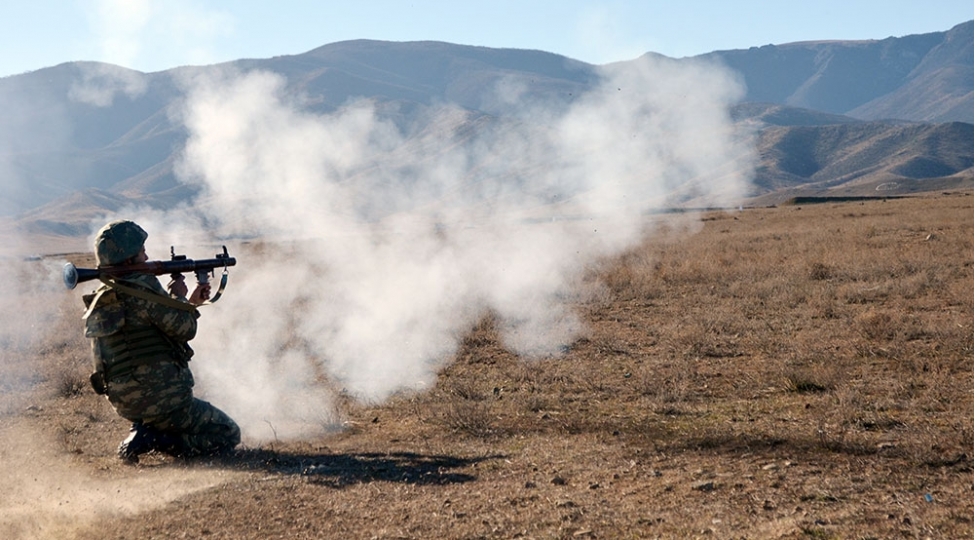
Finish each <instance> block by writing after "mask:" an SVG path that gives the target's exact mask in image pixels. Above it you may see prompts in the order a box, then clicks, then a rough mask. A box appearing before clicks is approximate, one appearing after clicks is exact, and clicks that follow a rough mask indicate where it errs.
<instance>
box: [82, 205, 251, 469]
mask: <svg viewBox="0 0 975 540" xmlns="http://www.w3.org/2000/svg"><path fill="white" fill-rule="evenodd" d="M147 236H148V234H147V233H146V232H145V231H144V230H143V229H142V227H139V226H138V225H137V224H135V223H133V222H132V221H124V220H122V221H113V222H111V223H109V224H107V225H105V226H104V227H102V228H101V230H99V231H98V234H97V236H96V237H95V259H96V261H97V263H98V267H99V268H102V267H106V266H118V265H129V264H137V263H143V262H146V261H147V260H148V258H147V256H146V250H145V240H146V237H147ZM102 281H103V285H102V286H101V287H99V288H98V290H96V291H95V292H94V293H92V294H89V295H85V297H84V301H85V305H86V306H87V307H88V310H87V312H86V313H85V315H84V320H85V336H86V337H88V338H90V339H91V346H92V359H93V362H94V373H92V376H91V383H92V387H93V388H94V389H95V392H97V393H99V394H103V395H105V396H106V397H107V398H108V401H109V402H110V403H111V404H112V406H113V407H114V408H115V411H116V412H117V413H118V414H119V416H121V417H123V418H125V419H126V420H130V421H132V429H131V431H130V433H129V436H128V438H126V439H125V440H124V441H122V443H121V444H120V445H119V448H118V455H119V457H120V458H121V459H123V460H124V461H126V462H128V463H138V461H139V456H140V455H142V454H145V453H147V452H150V451H153V450H155V451H160V452H163V453H166V454H169V455H172V456H177V457H193V456H200V455H215V454H219V453H223V452H226V451H229V450H231V449H233V448H234V447H235V446H237V444H238V443H240V428H238V427H237V424H236V423H235V422H234V421H233V420H232V419H231V418H230V417H229V416H227V415H226V414H225V413H224V412H223V411H221V410H219V409H217V408H216V407H214V406H212V405H210V404H209V403H207V402H206V401H202V400H200V399H197V398H194V397H193V374H192V373H191V372H190V369H189V364H188V363H189V360H190V357H191V356H192V355H193V350H192V349H191V348H190V347H189V344H188V343H187V342H188V341H190V340H191V339H193V337H194V336H195V335H196V320H197V318H198V317H199V316H200V314H199V312H198V311H197V309H196V306H198V305H200V304H202V303H203V302H204V301H206V299H207V298H209V294H210V286H209V285H208V284H207V285H197V287H196V289H195V290H194V291H193V293H192V294H191V295H190V296H189V298H188V299H187V298H186V293H187V287H186V283H185V282H184V281H183V278H182V276H181V275H177V276H174V279H173V281H172V282H171V283H170V284H169V286H168V289H169V292H168V293H167V292H166V290H165V289H163V287H162V285H161V284H160V283H159V280H158V279H157V278H156V276H154V275H152V274H146V273H132V274H126V275H124V276H121V277H117V278H113V279H105V280H102Z"/></svg>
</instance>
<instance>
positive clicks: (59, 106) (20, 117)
mask: <svg viewBox="0 0 975 540" xmlns="http://www.w3.org/2000/svg"><path fill="white" fill-rule="evenodd" d="M972 29H973V23H972V21H969V22H966V23H963V24H960V25H958V26H956V27H954V28H952V29H950V30H948V31H945V32H935V33H929V34H922V35H913V36H905V37H899V38H895V37H891V38H887V39H883V40H871V41H817V42H802V43H789V44H783V45H765V46H762V47H752V48H750V49H747V50H734V51H716V52H713V53H708V54H706V55H701V56H699V57H693V58H687V59H671V60H672V61H673V62H677V63H680V62H693V61H699V60H706V61H710V62H720V63H723V64H725V65H727V66H729V67H730V68H732V69H733V70H735V71H737V72H738V74H739V76H740V77H741V80H742V81H743V82H744V83H745V84H746V86H747V93H746V95H745V98H744V101H743V102H742V103H740V104H739V105H738V106H736V107H735V108H734V110H732V115H733V118H734V119H735V120H736V121H738V122H747V123H749V125H751V126H757V130H758V131H757V144H758V147H759V153H760V157H761V161H760V163H759V166H758V169H757V171H756V181H755V192H754V194H753V195H754V196H755V197H756V199H755V200H756V201H775V200H781V199H782V198H783V197H784V196H786V195H787V194H790V193H800V192H801V193H820V192H824V190H829V191H831V192H834V193H836V192H839V191H844V192H856V193H868V192H869V193H876V192H877V190H878V189H883V190H885V193H887V194H896V193H911V192H917V191H925V190H928V191H930V190H940V189H946V188H950V187H968V188H970V187H971V186H972V181H971V168H972V161H973V159H972V154H973V135H972V120H973V110H972V103H973V97H972V90H973V69H972V66H973V55H972V51H973V37H972ZM651 54H652V53H651ZM620 64H621V65H625V64H626V62H622V63H620ZM228 68H229V69H234V70H237V71H241V72H245V71H249V70H255V69H260V70H265V71H270V72H273V73H277V74H279V75H281V76H282V77H283V78H284V79H285V80H286V81H287V82H286V88H285V92H286V93H287V94H288V95H292V96H301V102H302V103H303V106H304V107H305V108H306V109H307V110H309V111H312V112H318V113H322V112H328V111H333V110H335V109H337V108H338V107H340V106H342V105H343V104H345V103H347V102H348V101H349V100H351V99H358V98H367V99H370V100H372V101H373V102H374V103H375V104H376V106H377V110H379V111H380V114H382V115H384V116H385V117H387V118H388V119H390V120H392V121H394V122H395V123H396V124H397V125H398V126H399V127H400V129H402V130H403V132H404V133H408V134H409V133H413V131H411V130H415V129H416V124H415V121H416V119H417V118H418V117H421V116H422V115H423V113H424V111H426V110H428V109H429V108H430V107H434V106H436V105H438V104H441V103H453V104H456V105H457V106H459V107H461V108H462V109H464V110H465V111H466V113H465V114H466V115H467V119H468V121H469V126H470V128H471V129H480V128H481V127H480V126H485V125H492V123H493V122H494V119H499V118H504V117H505V115H507V114H510V103H505V102H500V101H498V100H497V99H496V98H495V97H494V93H493V90H492V89H493V88H494V87H495V86H496V84H497V83H498V82H499V81H502V80H503V81H505V82H506V83H508V84H513V85H517V86H518V87H519V88H520V90H521V91H522V93H521V94H520V95H519V99H521V100H538V101H544V102H546V103H548V104H550V105H555V106H561V105H568V104H570V103H571V102H572V101H573V100H575V99H576V98H577V97H578V96H580V95H581V94H583V93H584V92H585V91H587V90H588V89H590V88H592V87H593V86H594V85H595V84H596V83H597V81H598V80H599V69H600V68H599V66H593V65H590V64H586V63H583V62H578V61H575V60H572V59H569V58H565V57H563V56H560V55H557V54H552V53H548V52H543V51H529V50H516V49H493V48H486V47H471V46H462V45H454V44H449V43H440V42H407V43H392V42H381V41H371V40H357V41H346V42H340V43H333V44H329V45H325V46H322V47H319V48H316V49H314V50H311V51H308V52H306V53H302V54H297V55H289V56H279V57H274V58H268V59H245V60H238V61H235V62H230V63H227V64H221V65H217V66H200V67H183V68H177V69H173V70H168V71H162V72H157V73H148V74H146V73H140V72H135V71H132V70H127V69H125V68H121V67H118V66H112V65H108V64H100V63H94V62H72V63H66V64H61V65H59V66H54V67H50V68H45V69H40V70H37V71H34V72H29V73H25V74H22V75H16V76H12V77H5V78H0V103H3V105H4V111H5V114H4V115H0V185H2V186H3V189H4V195H3V197H2V198H0V216H5V219H4V220H3V223H8V224H9V223H13V224H14V226H16V227H18V228H19V229H20V230H22V231H42V232H44V233H45V234H54V235H57V234H63V235H66V236H70V235H72V234H82V233H80V232H79V231H83V230H86V228H87V226H88V222H89V221H90V220H91V219H92V218H93V217H95V216H97V215H98V214H99V213H100V212H104V211H106V210H110V209H111V208H115V207H118V206H119V205H124V204H125V203H127V202H130V201H137V202H139V203H142V204H148V205H150V206H155V207H159V208H167V207H171V206H173V205H175V204H178V203H179V202H181V201H185V200H186V199H187V198H189V197H191V196H192V195H193V193H194V189H193V188H192V187H190V186H187V185H184V184H181V183H180V182H178V181H177V179H176V176H175V173H174V165H175V163H176V162H177V157H178V154H179V152H180V151H181V149H182V147H183V145H184V143H185V141H186V138H187V132H186V130H185V128H184V127H183V126H181V125H180V124H179V122H178V121H176V120H174V119H173V117H172V114H171V111H172V108H173V106H174V104H176V103H178V102H179V101H180V100H181V99H182V98H183V96H184V86H183V84H182V83H181V82H180V81H182V80H185V79H186V78H187V77H193V76H206V75H207V74H212V73H215V72H217V71H222V70H226V69H228ZM415 136H416V137H421V136H423V134H422V133H418V134H415ZM417 144H420V143H417ZM871 190H873V191H871Z"/></svg>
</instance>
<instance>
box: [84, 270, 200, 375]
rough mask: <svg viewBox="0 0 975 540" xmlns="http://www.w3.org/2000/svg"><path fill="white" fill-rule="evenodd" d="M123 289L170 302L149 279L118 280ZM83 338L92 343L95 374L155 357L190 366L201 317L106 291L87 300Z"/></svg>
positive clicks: (156, 282) (155, 281)
mask: <svg viewBox="0 0 975 540" xmlns="http://www.w3.org/2000/svg"><path fill="white" fill-rule="evenodd" d="M116 281H117V282H119V283H120V284H121V285H123V286H126V287H131V288H137V289H141V290H143V291H148V292H150V293H154V294H157V295H160V296H162V297H167V298H168V297H169V295H168V293H167V292H166V290H165V289H163V287H162V285H160V283H159V280H158V279H157V278H156V277H155V276H153V275H151V274H131V275H128V276H125V277H124V278H117V279H116ZM84 300H85V305H86V306H88V308H89V309H88V312H87V313H86V314H85V336H87V337H88V338H90V339H91V340H92V354H93V360H94V363H95V366H94V367H95V371H96V372H100V371H109V370H111V369H112V368H113V367H118V366H119V364H121V363H123V361H130V363H131V361H139V362H140V363H145V362H147V361H150V360H151V357H159V358H167V357H168V358H172V359H176V360H179V361H183V362H185V361H188V360H189V357H190V356H191V355H192V350H191V349H189V346H188V345H187V342H188V341H190V340H191V339H193V337H194V336H196V329H197V324H196V321H197V318H199V316H200V315H199V312H198V311H196V309H195V308H192V307H191V306H187V308H188V309H177V308H175V307H170V306H168V305H164V304H163V303H160V302H156V301H152V300H149V299H145V298H140V297H137V296H133V295H131V294H127V293H125V292H123V291H121V290H117V289H113V288H111V287H109V286H108V285H102V286H101V287H99V288H98V289H97V290H96V291H95V292H94V293H92V294H90V295H86V296H85V297H84Z"/></svg>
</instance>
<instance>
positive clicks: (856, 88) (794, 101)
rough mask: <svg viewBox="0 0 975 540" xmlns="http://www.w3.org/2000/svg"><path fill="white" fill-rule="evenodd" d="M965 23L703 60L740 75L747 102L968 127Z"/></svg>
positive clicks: (969, 62)
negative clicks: (942, 28)
mask: <svg viewBox="0 0 975 540" xmlns="http://www.w3.org/2000/svg"><path fill="white" fill-rule="evenodd" d="M972 28H973V24H972V21H969V22H966V23H963V24H959V25H958V26H955V27H954V28H952V29H951V30H949V31H947V32H933V33H930V34H920V35H912V36H906V37H899V38H895V37H890V38H887V39H883V40H870V41H810V42H801V43H788V44H784V45H765V46H762V47H752V48H750V49H746V50H733V51H717V52H712V53H708V54H706V55H702V57H703V58H707V59H711V60H719V61H721V62H723V63H725V64H726V65H728V66H729V67H731V68H732V69H735V70H736V71H738V72H739V73H741V74H742V76H743V77H744V80H745V83H746V84H747V85H748V94H747V95H746V96H745V100H746V101H756V102H767V103H776V104H781V105H789V106H793V107H802V108H807V109H815V110H818V111H822V112H828V113H834V114H843V115H848V116H852V117H854V118H859V119H863V120H887V119H902V120H916V121H924V122H952V121H957V122H969V123H972V121H973V118H975V112H973V94H972V89H973V83H972V81H973V62H975V59H973V58H975V57H973V52H972V51H973V38H972Z"/></svg>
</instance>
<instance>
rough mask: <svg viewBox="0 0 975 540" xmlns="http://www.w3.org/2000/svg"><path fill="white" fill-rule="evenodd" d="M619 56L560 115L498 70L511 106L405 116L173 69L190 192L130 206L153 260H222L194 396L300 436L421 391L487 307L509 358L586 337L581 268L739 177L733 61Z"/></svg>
mask: <svg viewBox="0 0 975 540" xmlns="http://www.w3.org/2000/svg"><path fill="white" fill-rule="evenodd" d="M634 64H635V66H634V65H628V66H627V67H625V68H624V67H621V66H612V65H611V66H607V67H605V68H604V71H603V73H602V76H603V84H601V85H600V86H599V87H598V88H596V89H595V90H593V91H592V92H590V93H589V94H587V95H584V96H581V97H579V98H577V99H576V100H575V101H573V102H572V103H571V104H569V105H568V106H566V105H565V104H562V105H561V106H559V107H545V106H543V105H540V104H539V103H538V102H537V100H536V101H533V102H532V103H530V104H526V105H523V106H519V105H518V104H519V103H520V102H521V100H520V99H519V96H520V92H522V91H523V89H524V81H513V80H505V81H501V82H500V83H499V84H498V85H497V88H498V94H497V95H496V96H495V97H494V98H493V99H494V100H495V102H497V103H505V104H508V106H509V109H510V110H511V114H509V115H506V116H504V117H487V116H478V115H475V114H473V113H471V112H469V111H465V110H462V109H459V108H455V107H452V106H450V105H442V106H438V107H430V108H429V110H428V111H427V112H426V113H424V114H423V115H422V117H420V118H418V119H416V120H415V121H413V122H412V123H408V124H406V125H397V124H394V123H393V122H392V121H391V120H389V119H387V116H385V115H383V114H381V113H380V111H379V110H378V108H377V106H376V104H375V103H373V102H371V101H368V100H361V101H355V102H350V103H347V104H346V105H345V106H344V107H342V108H340V109H339V110H337V111H333V112H329V113H325V114H321V113H313V112H310V111H311V108H310V107H308V106H307V104H306V103H304V102H303V101H302V97H301V96H300V95H295V94H294V93H293V92H290V91H289V90H288V86H287V85H286V81H285V80H284V79H283V78H281V77H280V76H277V75H274V74H270V73H265V72H250V73H242V74H241V73H226V72H224V73H219V74H215V73H214V72H212V71H211V72H208V73H207V74H205V75H199V74H198V75H197V76H196V77H195V78H193V79H189V80H186V81H185V85H186V89H187V93H186V96H187V97H186V100H185V102H184V103H182V104H181V106H180V107H179V108H178V109H176V110H174V111H173V114H174V115H175V116H176V118H177V119H178V120H179V121H180V122H181V123H182V124H184V125H185V127H186V128H187V130H188V131H189V133H190V137H189V140H188V142H187V144H186V147H185V149H184V152H183V154H182V159H181V164H180V168H179V174H180V177H181V179H182V181H184V182H188V183H192V184H194V185H196V186H198V187H199V188H200V195H199V197H198V198H197V199H196V200H195V201H194V203H193V205H192V206H191V207H187V208H182V209H180V210H178V211H172V212H168V213H162V214H160V213H152V212H141V213H135V214H129V215H139V216H140V217H139V218H138V220H139V221H140V223H141V224H143V226H144V227H146V229H147V230H148V231H149V233H150V238H149V246H150V248H149V249H150V256H155V257H156V258H159V257H160V256H162V255H165V254H164V253H160V251H161V250H163V249H167V250H168V246H169V245H171V244H177V245H183V246H189V245H202V244H203V243H204V242H210V243H211V244H213V245H216V244H218V243H230V244H231V247H232V254H233V255H236V256H237V257H238V266H237V267H235V268H233V269H231V276H230V287H229V289H228V292H227V294H226V295H225V296H224V298H223V299H221V301H220V302H219V303H217V304H215V305H213V306H211V307H207V308H204V316H203V318H202V319H201V325H202V326H201V330H200V333H199V335H198V337H197V339H196V340H195V341H194V347H195V348H196V350H197V353H198V354H197V357H198V360H195V361H194V366H195V367H194V369H195V371H196V373H197V374H198V379H199V381H200V387H201V390H202V391H204V392H205V393H206V396H207V398H208V399H209V400H211V401H213V402H214V403H215V404H216V405H218V406H219V407H221V408H222V409H224V410H226V411H227V412H228V413H230V414H231V415H232V416H234V417H235V418H236V419H237V420H238V421H239V422H240V423H241V426H242V428H243V430H244V435H245V437H246V438H248V439H249V440H258V441H259V440H262V439H267V438H271V437H292V436H301V435H306V434H309V433H313V432H315V431H320V430H322V429H327V428H328V426H330V425H332V424H333V423H334V422H335V421H336V419H337V416H335V414H334V412H333V409H334V406H333V405H332V403H333V401H334V397H335V392H339V391H341V392H344V393H347V394H348V395H351V396H353V397H356V398H358V399H362V400H367V401H380V400H383V399H385V398H387V397H389V396H390V395H392V394H394V393H396V392H399V391H411V390H422V389H424V388H427V387H429V386H430V385H431V384H432V383H433V381H434V380H435V377H436V374H437V372H438V370H439V369H440V368H441V367H443V366H444V365H445V363H447V362H449V361H450V359H451V357H452V355H453V354H454V353H455V352H456V350H457V348H458V344H459V343H460V340H461V339H462V338H463V337H464V335H465V334H466V333H467V332H468V331H470V329H471V328H472V326H473V325H474V324H476V323H477V321H478V320H479V319H480V318H482V317H484V316H485V315H486V314H491V315H493V316H494V317H495V318H496V320H497V321H498V324H499V327H500V328H501V330H502V335H503V340H504V343H505V345H506V346H507V347H509V348H510V349H511V350H513V351H515V352H517V353H518V354H520V355H522V356H524V357H525V358H536V357H545V356H551V355H557V354H559V352H560V351H561V350H563V348H564V347H565V346H567V345H568V344H571V343H572V342H573V340H574V339H576V338H577V337H578V336H579V335H580V332H582V331H583V328H582V323H581V322H580V320H579V319H578V318H577V316H576V315H575V314H574V313H573V311H572V310H571V309H570V307H569V306H568V305H567V299H571V298H572V297H573V296H572V295H573V293H574V287H575V285H577V284H578V280H579V278H580V276H581V275H582V273H583V271H584V270H585V269H586V268H587V266H589V265H591V264H592V263H593V262H594V261H596V260H598V259H600V258H603V257H607V256H612V255H613V254H616V253H619V252H621V251H622V250H625V249H627V248H628V247H631V246H633V245H635V244H636V243H637V242H638V241H640V240H641V239H642V238H643V237H644V236H645V235H647V234H651V233H652V231H651V230H648V225H647V223H648V219H647V213H648V212H650V211H653V210H654V209H659V208H665V207H668V206H671V205H676V204H683V205H692V206H696V207H714V206H721V207H731V206H735V205H737V204H738V201H739V199H740V198H741V197H743V196H744V195H745V194H746V191H747V188H748V182H749V174H750V169H751V166H752V163H753V155H752V149H751V146H750V143H749V138H748V136H747V134H743V133H739V132H737V131H736V129H735V127H734V125H733V124H732V122H731V121H730V119H729V116H728V111H727V109H728V106H729V105H730V104H731V103H733V102H734V101H736V100H737V99H738V98H739V97H740V96H741V93H742V89H741V87H740V86H739V85H738V84H737V83H736V81H735V80H734V79H733V78H732V77H731V76H730V75H729V73H728V72H727V71H725V70H723V69H721V68H719V67H717V66H714V65H707V64H693V63H686V62H682V63H681V64H680V65H677V63H676V62H673V61H669V60H667V59H656V58H651V57H645V58H643V59H641V60H640V61H638V62H635V63H634ZM201 231H206V234H209V235H211V236H209V238H208V237H206V236H205V235H202V234H201ZM189 235H195V238H194V237H193V236H189ZM242 239H247V240H249V241H247V242H241V240H242ZM190 255H191V256H197V255H196V254H190ZM199 256H201V257H202V256H210V254H200V255H199Z"/></svg>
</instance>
